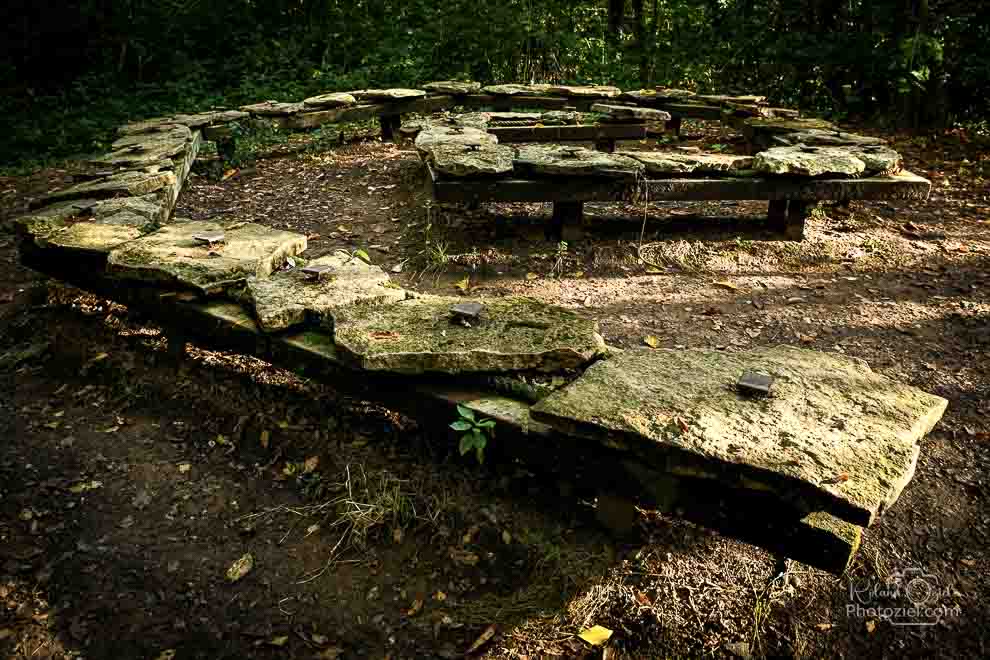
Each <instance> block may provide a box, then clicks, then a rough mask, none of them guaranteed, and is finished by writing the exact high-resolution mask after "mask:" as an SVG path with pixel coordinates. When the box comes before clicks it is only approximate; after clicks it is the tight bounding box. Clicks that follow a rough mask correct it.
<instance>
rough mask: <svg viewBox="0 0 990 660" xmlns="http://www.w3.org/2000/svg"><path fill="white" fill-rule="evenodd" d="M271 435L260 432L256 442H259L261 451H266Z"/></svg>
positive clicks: (267, 432) (266, 432)
mask: <svg viewBox="0 0 990 660" xmlns="http://www.w3.org/2000/svg"><path fill="white" fill-rule="evenodd" d="M271 437H272V434H271V433H270V432H269V431H262V432H261V435H260V436H259V438H258V440H259V442H261V448H262V449H268V442H269V440H271Z"/></svg>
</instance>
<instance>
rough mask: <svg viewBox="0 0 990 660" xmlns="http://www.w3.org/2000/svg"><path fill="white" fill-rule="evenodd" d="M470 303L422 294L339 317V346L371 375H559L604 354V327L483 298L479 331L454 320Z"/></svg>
mask: <svg viewBox="0 0 990 660" xmlns="http://www.w3.org/2000/svg"><path fill="white" fill-rule="evenodd" d="M460 302H464V299H463V298H448V297H437V296H423V297H420V298H414V299H411V300H406V301H404V302H400V303H396V304H394V305H388V306H384V307H354V308H349V309H344V310H341V311H340V313H339V314H337V315H336V326H335V330H334V341H335V342H336V344H337V348H338V350H339V351H340V354H341V356H342V357H343V359H345V360H346V361H347V362H349V363H350V364H352V365H354V366H357V367H360V368H362V369H366V370H369V371H392V372H398V373H406V374H418V373H424V372H446V373H465V372H495V371H525V370H537V371H550V372H552V371H558V370H561V369H567V368H574V367H579V366H581V365H583V364H585V363H586V362H588V361H589V360H591V359H592V358H593V357H595V356H596V355H597V354H599V353H600V352H601V351H603V350H604V342H603V341H602V338H601V336H599V335H598V328H597V324H596V323H595V322H594V321H590V320H587V319H583V318H581V317H579V316H577V315H576V314H575V313H574V312H571V311H569V310H565V309H562V308H558V307H553V306H551V305H547V304H545V303H543V302H539V301H536V300H532V299H529V298H519V297H507V298H498V299H489V300H484V301H481V302H483V304H484V305H485V311H484V312H483V313H482V320H481V322H480V323H478V324H476V325H475V326H474V327H465V326H463V325H460V324H457V323H454V322H453V321H452V319H451V312H450V308H451V307H452V306H453V305H456V304H457V303H460Z"/></svg>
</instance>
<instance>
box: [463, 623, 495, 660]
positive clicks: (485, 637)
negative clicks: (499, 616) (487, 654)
mask: <svg viewBox="0 0 990 660" xmlns="http://www.w3.org/2000/svg"><path fill="white" fill-rule="evenodd" d="M497 630H498V629H497V628H496V627H495V624H494V623H493V624H492V625H490V626H488V627H487V628H485V632H483V633H481V635H479V636H478V639H476V640H474V644H472V645H471V648H469V649H468V650H467V651H465V652H464V655H471V654H472V653H474V652H475V651H477V650H478V649H480V648H481V647H482V646H484V645H485V644H487V643H488V641H489V640H490V639H491V638H492V637H494V636H495V632H496V631H497Z"/></svg>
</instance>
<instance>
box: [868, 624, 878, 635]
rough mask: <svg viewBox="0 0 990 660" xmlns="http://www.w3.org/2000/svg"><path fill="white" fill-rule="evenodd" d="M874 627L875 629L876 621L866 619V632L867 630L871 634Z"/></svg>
mask: <svg viewBox="0 0 990 660" xmlns="http://www.w3.org/2000/svg"><path fill="white" fill-rule="evenodd" d="M876 629H877V622H876V621H867V622H866V632H868V633H870V634H871V635H872V634H873V631H874V630H876Z"/></svg>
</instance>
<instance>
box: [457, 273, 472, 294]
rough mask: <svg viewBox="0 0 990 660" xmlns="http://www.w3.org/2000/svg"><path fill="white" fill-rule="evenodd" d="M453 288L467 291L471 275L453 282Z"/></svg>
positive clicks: (469, 286)
mask: <svg viewBox="0 0 990 660" xmlns="http://www.w3.org/2000/svg"><path fill="white" fill-rule="evenodd" d="M454 288H455V289H460V290H461V291H465V292H466V291H467V290H468V289H470V288H471V277H470V276H468V277H465V278H464V279H463V280H459V281H458V282H456V283H455V284H454Z"/></svg>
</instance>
